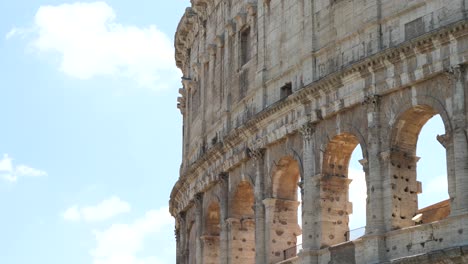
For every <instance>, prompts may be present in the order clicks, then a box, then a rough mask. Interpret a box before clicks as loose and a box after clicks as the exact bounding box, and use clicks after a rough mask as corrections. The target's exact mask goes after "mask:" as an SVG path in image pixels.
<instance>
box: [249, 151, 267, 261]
mask: <svg viewBox="0 0 468 264" xmlns="http://www.w3.org/2000/svg"><path fill="white" fill-rule="evenodd" d="M250 155H251V157H252V158H253V159H254V160H255V169H256V175H255V190H254V191H255V263H267V259H266V248H265V244H266V239H265V207H264V205H263V199H264V168H265V167H264V156H265V149H258V150H253V151H251V152H250Z"/></svg>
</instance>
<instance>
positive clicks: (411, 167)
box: [389, 105, 450, 229]
mask: <svg viewBox="0 0 468 264" xmlns="http://www.w3.org/2000/svg"><path fill="white" fill-rule="evenodd" d="M435 115H437V112H436V111H435V110H434V109H433V108H432V107H430V106H427V105H418V106H414V107H412V108H411V109H409V110H407V111H405V112H404V113H403V114H402V115H401V116H400V117H399V118H398V120H397V122H396V123H395V125H394V129H393V131H392V141H391V143H392V144H391V155H390V165H389V166H390V173H391V175H390V177H391V188H392V198H393V199H392V212H391V213H392V228H393V229H398V228H403V227H408V226H412V225H415V224H420V223H428V222H433V221H437V220H441V219H443V218H445V217H447V216H448V214H449V213H450V202H449V200H448V199H446V200H445V201H442V202H440V203H436V204H433V205H431V206H429V207H424V208H421V207H420V206H419V201H418V200H419V199H418V194H421V193H422V192H423V191H424V189H423V188H422V183H421V181H419V180H423V181H425V182H427V183H431V182H433V181H434V180H435V181H440V182H436V183H435V184H438V185H439V186H438V187H436V188H433V190H430V189H428V190H426V191H425V192H426V193H427V194H429V195H431V196H433V197H434V194H436V193H442V196H439V197H446V196H444V194H446V193H447V170H446V167H445V166H446V161H445V159H444V158H445V153H443V152H444V151H443V150H442V151H440V150H439V151H438V152H439V154H435V153H436V152H437V147H435V145H432V146H433V147H435V149H427V148H426V147H427V146H424V144H425V143H427V141H429V142H430V141H433V142H432V143H435V142H436V138H435V137H434V138H433V139H432V140H430V139H429V140H428V139H427V138H426V135H425V133H424V134H421V132H422V128H423V126H425V124H426V123H427V122H428V121H429V119H431V118H432V117H433V116H435ZM437 119H439V122H440V121H441V120H440V117H438V118H436V119H435V121H436V122H437ZM431 130H432V129H431ZM428 132H429V134H431V133H430V132H431V131H428ZM420 135H422V136H424V137H422V138H421V140H422V141H421V142H419V140H418V139H419V136H420ZM417 147H418V148H420V149H421V150H425V151H424V152H426V153H424V155H423V156H424V157H426V159H427V161H429V160H431V158H428V157H430V156H432V157H434V155H435V157H436V158H435V159H434V158H432V163H431V164H426V166H427V167H426V169H424V170H422V169H423V167H422V166H421V168H420V169H417V167H418V166H419V165H422V164H423V163H419V164H418V161H419V160H420V157H418V156H417V155H416V153H417V152H416V151H417ZM441 152H442V153H441ZM418 153H421V152H418ZM417 165H418V166H417ZM437 168H438V170H440V168H444V169H445V173H443V174H444V175H441V176H439V177H437V175H432V173H431V172H430V171H431V170H437ZM418 171H419V172H420V173H421V174H422V175H418ZM423 171H424V172H423ZM426 173H428V174H429V175H424V174H426ZM425 186H428V185H425ZM426 197H427V196H426V195H425V196H421V198H423V199H424V200H421V202H423V201H424V202H423V203H421V205H422V204H424V205H427V204H428V201H429V200H427V199H426ZM432 202H433V201H432Z"/></svg>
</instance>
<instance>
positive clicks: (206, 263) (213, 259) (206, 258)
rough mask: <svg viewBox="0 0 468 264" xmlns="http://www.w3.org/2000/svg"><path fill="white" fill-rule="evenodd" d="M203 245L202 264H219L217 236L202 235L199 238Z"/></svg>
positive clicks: (218, 240)
mask: <svg viewBox="0 0 468 264" xmlns="http://www.w3.org/2000/svg"><path fill="white" fill-rule="evenodd" d="M200 240H201V241H202V245H203V264H218V263H220V262H219V253H220V251H219V242H220V239H219V236H210V235H204V236H202V237H200Z"/></svg>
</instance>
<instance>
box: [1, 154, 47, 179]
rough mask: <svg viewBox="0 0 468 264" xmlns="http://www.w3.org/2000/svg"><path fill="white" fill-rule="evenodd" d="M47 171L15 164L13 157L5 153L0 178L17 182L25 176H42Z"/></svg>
mask: <svg viewBox="0 0 468 264" xmlns="http://www.w3.org/2000/svg"><path fill="white" fill-rule="evenodd" d="M46 175H47V172H45V171H43V170H39V169H35V168H32V167H29V166H27V165H23V164H20V165H16V166H15V165H13V159H12V158H11V157H10V156H9V155H8V154H3V158H2V159H0V178H2V179H3V180H5V181H8V182H16V181H18V178H20V177H21V178H23V177H42V176H46Z"/></svg>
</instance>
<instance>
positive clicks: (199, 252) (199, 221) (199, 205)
mask: <svg viewBox="0 0 468 264" xmlns="http://www.w3.org/2000/svg"><path fill="white" fill-rule="evenodd" d="M195 223H196V229H197V241H196V250H195V259H196V261H195V263H197V264H202V263H203V248H202V247H203V243H202V238H201V236H202V234H203V193H198V194H196V195H195Z"/></svg>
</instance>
